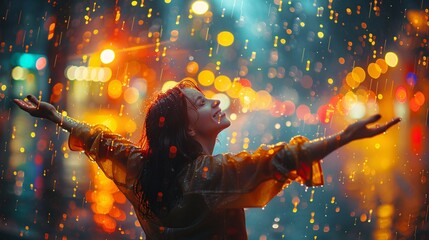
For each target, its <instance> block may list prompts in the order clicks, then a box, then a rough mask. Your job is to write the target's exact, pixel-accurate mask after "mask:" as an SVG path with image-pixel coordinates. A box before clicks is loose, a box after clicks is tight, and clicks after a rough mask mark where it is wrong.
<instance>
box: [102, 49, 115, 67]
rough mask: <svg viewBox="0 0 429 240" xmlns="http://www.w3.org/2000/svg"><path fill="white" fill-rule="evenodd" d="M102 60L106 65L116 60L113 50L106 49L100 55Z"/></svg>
mask: <svg viewBox="0 0 429 240" xmlns="http://www.w3.org/2000/svg"><path fill="white" fill-rule="evenodd" d="M100 60H101V62H102V63H104V64H109V63H111V62H113V60H115V52H114V51H113V50H112V49H104V50H103V51H101V53H100Z"/></svg>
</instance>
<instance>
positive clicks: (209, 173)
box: [14, 81, 400, 239]
mask: <svg viewBox="0 0 429 240" xmlns="http://www.w3.org/2000/svg"><path fill="white" fill-rule="evenodd" d="M27 99H28V101H24V100H20V99H15V100H14V102H15V103H16V104H17V105H18V106H19V107H20V108H21V109H23V110H24V111H26V112H28V113H29V114H30V115H32V116H34V117H39V118H45V119H48V120H50V121H52V122H54V123H56V124H59V126H61V127H62V128H64V129H66V130H67V131H68V132H70V137H69V146H70V149H71V150H75V151H84V152H85V153H86V155H87V156H88V157H89V158H90V159H91V160H94V161H96V162H97V164H98V165H99V166H100V168H101V169H102V170H103V171H104V173H105V174H106V176H107V177H109V178H110V179H112V180H113V181H114V182H115V183H116V185H117V186H118V188H119V189H120V190H121V191H122V192H123V193H124V194H125V196H126V197H127V198H128V200H129V201H130V202H131V203H132V204H133V206H134V209H135V211H136V214H137V217H138V220H139V221H140V223H141V225H142V227H143V230H144V232H145V234H146V237H147V239H247V234H246V226H245V219H244V211H243V208H247V207H262V206H264V205H266V204H267V203H268V202H269V201H270V200H271V199H272V198H273V197H274V196H276V194H277V193H278V192H279V191H281V190H282V189H283V188H284V187H286V186H287V185H288V184H289V183H290V182H291V181H293V180H295V181H298V182H300V183H302V184H305V185H307V186H319V185H322V184H323V176H322V169H321V167H320V163H319V162H320V161H319V160H320V159H322V158H323V157H325V156H326V155H328V154H329V153H330V152H332V151H333V150H335V149H337V148H339V147H341V146H343V145H344V144H347V143H349V142H350V141H353V140H357V139H362V138H367V137H372V136H375V135H378V134H380V133H383V132H385V131H386V130H387V129H388V128H390V127H391V126H393V125H395V124H396V123H398V122H399V121H400V119H398V118H396V119H393V120H392V121H390V122H388V123H387V124H385V125H382V126H376V127H373V128H368V127H367V125H368V124H371V123H375V122H376V121H377V120H379V119H380V117H381V116H380V115H374V116H372V117H370V118H368V119H366V120H362V121H358V122H356V123H354V124H351V125H349V126H348V127H347V128H346V129H345V130H344V131H341V132H340V133H338V134H335V135H333V136H330V137H326V138H321V139H316V140H313V141H308V140H307V139H306V138H304V137H302V136H298V137H295V138H293V139H292V140H291V141H290V143H284V142H281V143H278V144H276V145H272V146H267V145H261V146H260V147H259V148H258V149H257V150H256V151H255V152H253V153H251V152H247V151H243V152H240V153H238V154H230V153H224V154H218V155H212V152H213V148H214V145H215V141H216V137H217V135H218V133H219V132H221V131H222V130H223V129H225V128H227V127H228V126H229V125H230V124H231V123H230V121H229V120H228V119H227V118H226V116H225V113H224V112H222V111H221V109H220V108H219V101H217V100H211V99H207V98H206V97H205V96H204V94H203V93H202V92H201V91H200V89H199V88H198V87H196V86H195V85H194V84H193V83H192V82H190V81H182V82H180V83H178V84H177V86H175V87H174V88H172V89H170V90H168V91H167V92H165V93H160V94H158V95H157V96H155V98H154V99H153V101H152V102H151V103H150V104H149V106H148V108H147V111H146V117H145V123H144V124H145V125H144V130H143V135H142V138H141V144H140V146H137V145H135V144H133V143H132V142H130V141H128V140H127V139H125V138H123V137H121V136H119V135H117V134H114V133H112V132H111V131H110V130H109V129H107V128H106V127H104V126H102V125H95V126H91V125H88V124H86V123H83V122H78V121H76V120H74V119H72V118H70V117H66V116H62V114H60V113H59V112H57V111H56V109H55V107H54V106H52V105H51V104H49V103H47V102H43V101H38V100H37V98H36V97H35V96H33V95H29V96H27Z"/></svg>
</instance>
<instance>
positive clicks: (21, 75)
mask: <svg viewBox="0 0 429 240" xmlns="http://www.w3.org/2000/svg"><path fill="white" fill-rule="evenodd" d="M27 74H28V70H27V69H26V68H23V67H19V66H17V67H14V68H13V69H12V74H11V75H12V78H13V79H14V80H24V79H26V77H27Z"/></svg>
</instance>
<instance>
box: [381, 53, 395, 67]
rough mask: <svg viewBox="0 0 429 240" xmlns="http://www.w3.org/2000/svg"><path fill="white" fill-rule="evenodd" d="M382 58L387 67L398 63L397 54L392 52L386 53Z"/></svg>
mask: <svg viewBox="0 0 429 240" xmlns="http://www.w3.org/2000/svg"><path fill="white" fill-rule="evenodd" d="M384 60H385V61H386V63H387V65H389V67H396V65H398V55H396V53H394V52H388V53H386V56H384Z"/></svg>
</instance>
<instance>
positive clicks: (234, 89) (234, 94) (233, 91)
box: [226, 81, 243, 98]
mask: <svg viewBox="0 0 429 240" xmlns="http://www.w3.org/2000/svg"><path fill="white" fill-rule="evenodd" d="M241 88H243V86H242V85H241V83H240V82H238V81H234V82H233V83H232V85H231V87H230V88H229V89H228V90H227V91H226V93H227V94H228V96H230V97H231V98H239V97H240V90H241Z"/></svg>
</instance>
